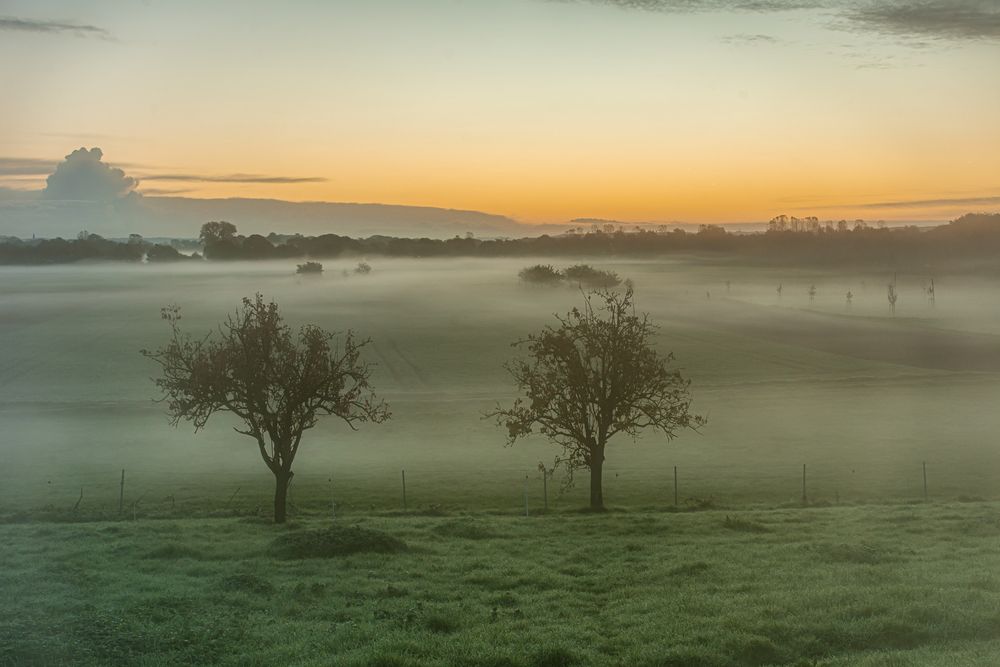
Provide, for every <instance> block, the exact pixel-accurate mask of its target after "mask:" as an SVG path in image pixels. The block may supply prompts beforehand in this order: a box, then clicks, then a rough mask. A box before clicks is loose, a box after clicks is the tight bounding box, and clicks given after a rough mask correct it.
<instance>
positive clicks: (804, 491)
mask: <svg viewBox="0 0 1000 667" xmlns="http://www.w3.org/2000/svg"><path fill="white" fill-rule="evenodd" d="M802 504H803V505H808V504H809V500H808V498H807V496H806V464H805V463H803V464H802Z"/></svg>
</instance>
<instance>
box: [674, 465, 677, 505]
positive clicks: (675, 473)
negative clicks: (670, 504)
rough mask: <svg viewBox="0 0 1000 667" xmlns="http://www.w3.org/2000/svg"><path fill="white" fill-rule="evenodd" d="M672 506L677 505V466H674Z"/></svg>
mask: <svg viewBox="0 0 1000 667" xmlns="http://www.w3.org/2000/svg"><path fill="white" fill-rule="evenodd" d="M674 507H677V466H674Z"/></svg>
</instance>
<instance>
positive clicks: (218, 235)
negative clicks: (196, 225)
mask: <svg viewBox="0 0 1000 667" xmlns="http://www.w3.org/2000/svg"><path fill="white" fill-rule="evenodd" d="M235 237H236V225H234V224H233V223H231V222H226V221H224V220H222V221H213V222H206V223H205V224H204V225H202V226H201V233H200V234H199V235H198V239H199V240H200V241H201V242H202V243H203V244H204V245H209V244H211V243H218V242H219V241H229V240H231V239H233V238H235Z"/></svg>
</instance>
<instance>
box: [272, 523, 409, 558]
mask: <svg viewBox="0 0 1000 667" xmlns="http://www.w3.org/2000/svg"><path fill="white" fill-rule="evenodd" d="M405 550H406V543H405V542H403V541H402V540H400V539H398V538H396V537H393V536H392V535H388V534H386V533H384V532H382V531H378V530H372V529H370V528H362V527H360V526H341V525H339V524H337V525H333V526H330V527H328V528H323V529H320V530H299V531H295V532H290V533H288V534H286V535H281V536H280V537H277V538H275V540H274V542H272V543H271V551H272V553H274V554H275V555H276V556H278V557H279V558H333V557H335V556H347V555H350V554H355V553H382V554H385V553H395V552H398V551H405Z"/></svg>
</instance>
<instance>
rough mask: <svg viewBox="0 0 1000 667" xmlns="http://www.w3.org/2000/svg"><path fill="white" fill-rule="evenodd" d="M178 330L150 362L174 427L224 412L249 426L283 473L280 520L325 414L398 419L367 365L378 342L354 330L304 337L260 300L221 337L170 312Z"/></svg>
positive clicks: (246, 302)
mask: <svg viewBox="0 0 1000 667" xmlns="http://www.w3.org/2000/svg"><path fill="white" fill-rule="evenodd" d="M162 317H163V319H164V320H166V321H167V323H168V324H169V325H170V330H171V337H170V340H169V341H167V344H166V345H164V346H163V347H161V348H160V349H158V350H155V351H149V350H143V351H142V354H143V355H144V356H146V357H148V358H149V359H152V360H153V361H155V362H156V363H158V364H159V365H160V368H161V371H162V374H161V376H160V377H159V378H157V379H156V380H155V382H156V386H157V387H159V389H160V390H161V391H162V392H163V400H164V401H166V403H167V407H168V412H169V414H170V416H171V419H172V423H173V424H174V425H175V426H176V425H177V424H178V423H180V421H181V420H185V421H190V422H191V423H193V424H194V428H195V430H196V431H197V430H200V429H201V428H203V427H204V426H205V424H206V423H207V422H208V420H209V418H210V417H211V416H212V415H214V414H215V413H217V412H231V413H232V414H234V415H236V416H237V417H239V418H240V419H241V420H242V421H243V424H244V426H243V428H236V427H234V428H235V430H236V432H237V433H241V434H243V435H246V436H249V437H251V438H253V439H254V440H255V441H256V442H257V446H258V448H259V450H260V455H261V457H262V458H263V459H264V463H265V464H266V465H267V467H268V469H269V470H270V471H271V472H272V473H273V474H274V479H275V491H274V521H275V523H283V522H284V521H285V517H286V500H287V497H288V485H289V483H290V482H291V480H292V474H293V473H292V461H293V460H294V459H295V455H296V454H297V453H298V451H299V444H300V442H301V441H302V435H303V433H305V431H307V430H309V429H311V428H312V427H314V426H315V425H316V423H317V422H318V420H319V418H320V417H322V416H325V415H333V416H335V417H339V418H340V419H342V420H343V421H344V422H346V423H347V425H348V426H350V427H351V428H352V429H354V428H355V425H356V424H357V423H359V422H367V421H371V422H383V421H385V420H386V419H388V418H389V410H388V408H387V406H386V405H385V403H384V402H383V401H381V400H378V399H377V398H376V397H375V395H374V392H373V391H372V389H371V386H370V385H369V381H368V380H369V376H370V368H369V366H368V364H366V363H365V362H363V361H361V350H362V349H363V348H364V347H365V345H367V344H368V342H369V341H368V340H358V339H356V338H355V337H354V335H353V334H352V333H351V332H350V331H348V332H347V333H346V334H344V336H343V338H341V339H338V336H337V335H336V334H330V333H327V332H326V331H324V330H323V329H320V328H319V327H316V326H312V325H307V326H304V327H302V328H301V329H300V330H299V332H298V336H297V337H293V335H292V331H291V329H290V328H289V327H288V325H286V324H285V323H284V321H283V320H282V318H281V315H280V314H279V313H278V306H277V305H276V304H274V303H273V302H271V303H265V302H264V298H263V297H262V296H261V295H260V294H257V295H256V297H255V298H254V299H252V300H251V299H243V305H242V307H241V308H238V309H237V310H236V313H235V314H233V315H230V316H229V317H228V318H227V319H226V322H225V323H224V324H223V325H222V326H221V327H220V329H219V335H218V336H208V337H205V338H198V339H192V338H191V337H190V336H189V335H187V334H185V333H182V332H181V330H180V326H179V322H180V319H181V317H180V309H179V308H178V307H177V306H172V307H168V308H164V309H163V311H162Z"/></svg>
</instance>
